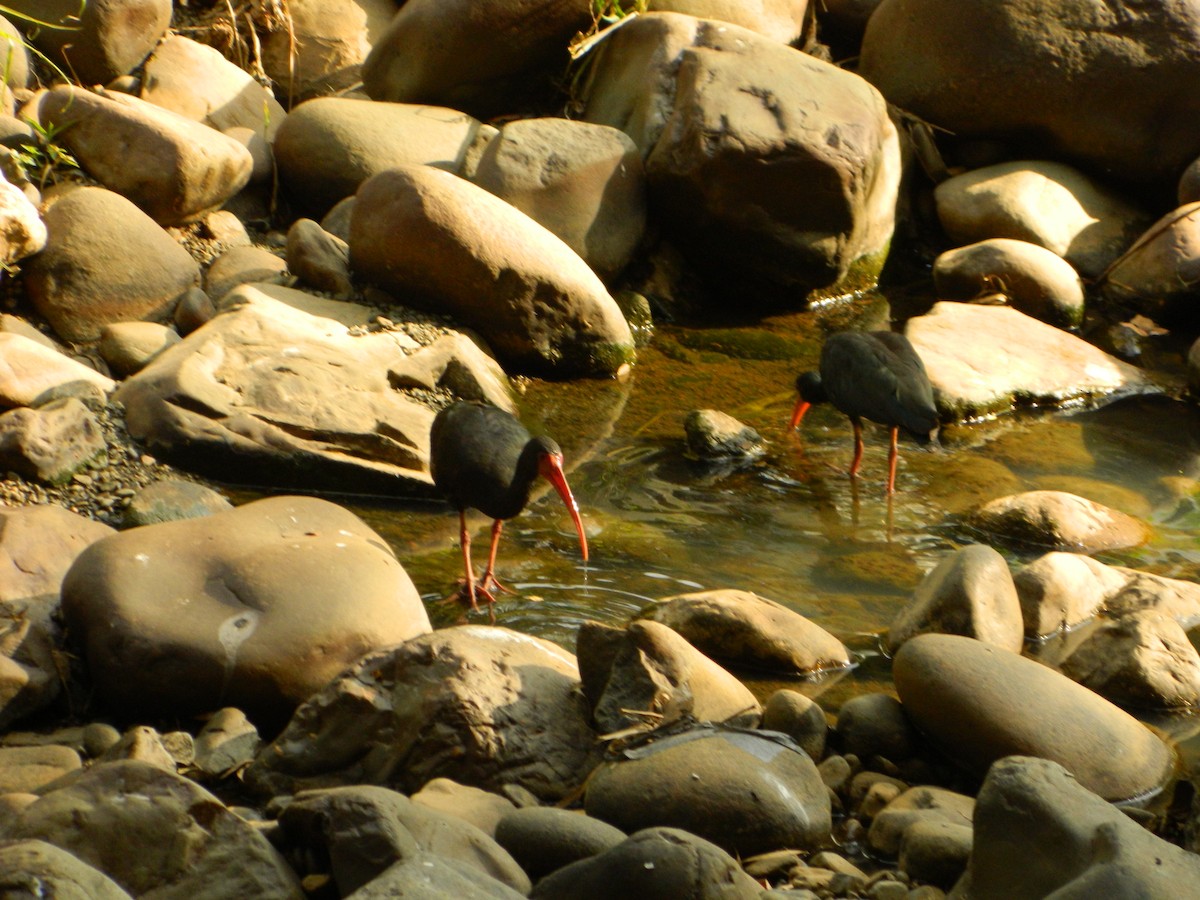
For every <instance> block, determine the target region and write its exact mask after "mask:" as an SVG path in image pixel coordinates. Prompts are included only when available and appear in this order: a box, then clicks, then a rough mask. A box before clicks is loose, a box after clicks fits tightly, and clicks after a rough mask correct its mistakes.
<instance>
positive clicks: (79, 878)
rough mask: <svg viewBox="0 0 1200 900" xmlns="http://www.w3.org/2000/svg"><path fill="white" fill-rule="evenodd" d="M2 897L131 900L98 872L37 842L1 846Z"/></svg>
mask: <svg viewBox="0 0 1200 900" xmlns="http://www.w3.org/2000/svg"><path fill="white" fill-rule="evenodd" d="M0 896H4V897H13V898H17V897H37V896H43V897H56V898H61V900H130V897H129V894H127V893H126V892H125V891H123V890H122V889H121V886H120V885H119V884H117V883H116V882H115V881H113V880H112V879H111V878H109V877H108V876H107V875H105V874H104V873H103V872H101V871H100V870H99V869H95V868H93V867H92V866H89V865H88V864H87V863H85V862H81V861H80V860H79V859H78V858H76V857H75V855H74V854H72V853H68V852H67V851H66V850H60V849H59V848H58V847H55V846H54V845H53V844H49V843H46V842H45V841H38V840H27V841H13V842H12V843H5V844H4V845H2V846H0Z"/></svg>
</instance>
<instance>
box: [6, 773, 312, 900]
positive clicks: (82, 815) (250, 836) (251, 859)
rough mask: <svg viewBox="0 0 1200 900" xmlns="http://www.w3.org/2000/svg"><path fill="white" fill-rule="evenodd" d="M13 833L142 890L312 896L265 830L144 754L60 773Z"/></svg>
mask: <svg viewBox="0 0 1200 900" xmlns="http://www.w3.org/2000/svg"><path fill="white" fill-rule="evenodd" d="M168 835H169V836H170V840H164V837H165V836H168ZM3 837H4V838H6V839H9V840H27V839H37V840H43V841H46V842H48V843H51V844H54V845H56V846H58V847H60V848H62V849H63V850H66V851H68V852H70V853H72V854H74V855H75V856H76V857H78V858H79V859H80V860H82V861H83V862H84V863H87V864H88V865H91V866H95V867H96V868H97V869H99V870H100V871H101V872H103V873H104V874H106V875H107V876H108V877H110V878H111V879H112V880H113V881H115V882H117V884H119V885H120V886H121V887H122V888H124V889H125V890H126V891H128V892H129V893H130V894H132V895H134V896H139V897H140V896H143V895H145V894H150V893H157V894H158V895H160V896H168V895H170V896H193V897H278V898H280V900H291V898H294V900H300V898H302V897H304V892H303V891H302V890H301V888H300V883H299V881H298V879H297V878H296V875H295V874H294V873H293V872H292V869H291V868H290V867H289V866H288V864H287V862H286V861H285V860H284V858H283V857H282V856H281V855H280V854H279V852H278V851H277V850H275V848H274V847H272V846H271V844H270V843H269V842H268V841H267V839H266V838H265V837H264V836H263V835H262V834H260V833H259V832H257V831H256V830H255V829H254V828H253V827H252V826H251V825H249V824H247V823H246V822H244V821H243V820H242V819H240V818H239V817H238V816H236V815H234V814H233V813H232V812H230V811H229V810H228V809H227V808H226V807H225V805H224V804H223V803H221V801H220V800H218V799H217V798H216V797H214V796H213V795H212V794H210V793H209V792H208V791H206V790H204V789H203V788H201V787H199V786H198V785H196V784H194V783H193V782H191V781H188V780H187V779H186V778H183V777H181V776H179V775H175V774H172V773H168V772H164V771H162V770H161V769H158V768H156V767H154V766H151V765H147V764H146V763H141V762H132V761H124V762H108V763H98V764H97V765H94V766H92V767H90V768H88V769H83V770H80V771H79V772H77V773H72V774H71V775H68V776H66V777H64V778H61V779H59V780H58V781H56V782H54V784H52V785H50V786H48V789H47V790H44V791H43V792H42V794H41V796H40V797H39V799H38V800H37V801H36V802H34V803H31V804H30V805H29V806H27V807H25V808H24V809H23V810H22V811H21V813H20V814H19V815H18V816H17V817H16V818H15V819H13V820H10V821H9V823H8V824H7V826H6V827H5V828H4V831H3ZM184 851H186V852H184Z"/></svg>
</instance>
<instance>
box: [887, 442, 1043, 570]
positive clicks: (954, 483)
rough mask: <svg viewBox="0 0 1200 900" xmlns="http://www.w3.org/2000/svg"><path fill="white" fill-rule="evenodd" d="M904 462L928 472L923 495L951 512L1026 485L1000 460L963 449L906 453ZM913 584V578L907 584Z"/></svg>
mask: <svg viewBox="0 0 1200 900" xmlns="http://www.w3.org/2000/svg"><path fill="white" fill-rule="evenodd" d="M944 427H945V426H943V428H944ZM944 434H945V431H943V435H944ZM906 462H907V463H908V465H909V467H910V468H912V469H920V470H923V472H927V473H928V480H927V481H926V483H925V487H924V489H923V493H924V496H925V497H927V498H928V499H929V501H930V502H931V503H936V504H937V505H938V506H939V507H941V508H944V509H945V510H946V511H947V512H949V513H952V514H954V515H961V514H962V513H965V512H967V511H969V510H972V509H974V508H975V507H977V506H979V505H980V504H982V503H986V502H987V501H988V500H991V499H992V498H993V497H995V496H996V495H997V494H1000V495H1001V496H1003V495H1004V494H1016V493H1019V492H1020V491H1022V490H1024V489H1025V487H1026V484H1025V482H1024V480H1022V479H1021V478H1019V477H1018V476H1017V475H1016V474H1014V473H1013V471H1012V470H1011V469H1010V468H1009V467H1008V466H1006V465H1004V463H1002V462H999V461H998V460H995V459H991V458H990V456H983V455H981V454H979V453H974V452H971V451H969V450H965V449H963V450H959V451H957V452H955V453H954V454H945V453H939V454H936V455H934V454H932V453H931V454H928V455H926V454H909V455H908V456H907V457H906ZM919 578H920V576H919V574H918V580H919ZM915 586H916V582H915V581H914V582H913V584H912V586H911V587H915ZM910 589H911V588H910Z"/></svg>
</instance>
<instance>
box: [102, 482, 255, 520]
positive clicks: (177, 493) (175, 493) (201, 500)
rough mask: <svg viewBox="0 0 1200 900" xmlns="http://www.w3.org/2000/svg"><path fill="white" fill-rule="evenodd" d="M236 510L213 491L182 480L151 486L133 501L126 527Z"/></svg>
mask: <svg viewBox="0 0 1200 900" xmlns="http://www.w3.org/2000/svg"><path fill="white" fill-rule="evenodd" d="M230 509H233V504H232V503H230V502H229V501H228V500H226V499H225V497H223V496H222V495H221V494H219V493H217V492H216V491H215V490H213V489H212V488H210V487H206V486H205V485H203V484H197V483H196V482H194V481H184V480H183V479H180V478H165V479H163V480H161V481H155V482H154V483H153V484H148V485H146V486H145V487H144V488H142V489H141V490H139V491H137V492H136V493H134V495H133V496H132V497H130V498H129V505H128V506H127V507H125V515H124V517H123V519H122V523H123V524H124V525H125V526H126V527H127V528H132V527H134V526H137V525H154V524H156V523H158V522H173V521H175V520H177V519H194V518H198V517H200V516H211V515H213V514H214V513H219V512H225V511H227V510H230Z"/></svg>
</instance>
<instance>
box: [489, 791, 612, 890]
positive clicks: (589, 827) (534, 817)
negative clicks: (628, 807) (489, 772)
mask: <svg viewBox="0 0 1200 900" xmlns="http://www.w3.org/2000/svg"><path fill="white" fill-rule="evenodd" d="M625 837H626V835H625V832H623V831H621V830H620V829H619V828H614V827H613V826H612V825H609V824H608V823H607V822H602V821H601V820H599V819H596V818H593V817H592V816H589V815H587V814H586V813H582V812H571V811H568V810H565V809H558V808H555V807H549V806H543V807H538V808H536V809H518V810H514V811H513V812H512V813H510V814H508V815H506V816H505V817H504V818H503V819H501V820H500V822H499V823H498V824H497V826H496V842H497V843H499V844H500V846H501V847H503V848H504V849H505V850H507V851H508V852H509V853H511V854H512V855H513V858H514V859H515V860H516V861H517V862H518V863H520V864H521V867H522V868H523V869H524V870H525V871H526V872H527V873H528V874H529V877H530V878H532V879H533V880H534V881H535V882H536V881H537V880H538V879H540V878H542V877H543V876H546V875H549V874H550V873H551V872H557V871H558V870H559V869H561V868H562V867H563V866H568V865H570V864H571V863H574V862H578V861H579V860H581V859H588V858H589V857H592V856H598V855H599V854H601V853H604V852H605V851H606V850H611V849H612V848H613V847H615V846H617V845H618V844H620V843H621V842H622V841H624V840H625Z"/></svg>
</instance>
